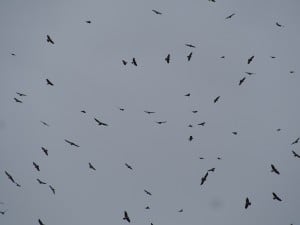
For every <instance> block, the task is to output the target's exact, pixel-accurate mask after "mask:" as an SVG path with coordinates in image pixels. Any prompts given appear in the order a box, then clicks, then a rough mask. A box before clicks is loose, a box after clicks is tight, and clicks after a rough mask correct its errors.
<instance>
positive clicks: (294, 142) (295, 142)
mask: <svg viewBox="0 0 300 225" xmlns="http://www.w3.org/2000/svg"><path fill="white" fill-rule="evenodd" d="M299 140H300V138H297V139H296V140H295V141H293V142H292V145H294V144H297V143H298V142H299Z"/></svg>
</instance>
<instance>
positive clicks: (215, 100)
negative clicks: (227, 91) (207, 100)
mask: <svg viewBox="0 0 300 225" xmlns="http://www.w3.org/2000/svg"><path fill="white" fill-rule="evenodd" d="M220 97H221V96H220V95H219V96H218V97H216V98H215V99H214V103H216V102H217V101H219V99H220Z"/></svg>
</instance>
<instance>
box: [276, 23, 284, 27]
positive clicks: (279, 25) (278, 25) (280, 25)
mask: <svg viewBox="0 0 300 225" xmlns="http://www.w3.org/2000/svg"><path fill="white" fill-rule="evenodd" d="M276 26H277V27H284V26H283V25H282V24H280V23H278V22H276Z"/></svg>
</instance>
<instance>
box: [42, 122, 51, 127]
mask: <svg viewBox="0 0 300 225" xmlns="http://www.w3.org/2000/svg"><path fill="white" fill-rule="evenodd" d="M40 122H41V123H42V124H43V125H45V126H46V127H49V124H48V123H46V122H44V121H40Z"/></svg>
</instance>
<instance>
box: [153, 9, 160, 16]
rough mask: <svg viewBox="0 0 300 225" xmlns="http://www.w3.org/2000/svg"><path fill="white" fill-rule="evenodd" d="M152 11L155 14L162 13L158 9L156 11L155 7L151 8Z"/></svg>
mask: <svg viewBox="0 0 300 225" xmlns="http://www.w3.org/2000/svg"><path fill="white" fill-rule="evenodd" d="M152 12H154V13H155V14H157V15H162V13H161V12H159V11H157V10H155V9H152Z"/></svg>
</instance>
